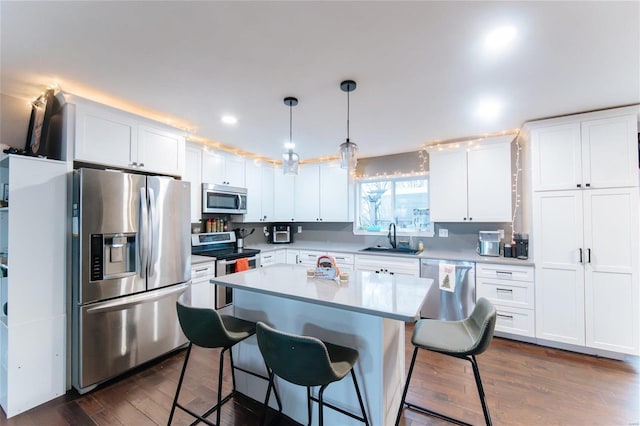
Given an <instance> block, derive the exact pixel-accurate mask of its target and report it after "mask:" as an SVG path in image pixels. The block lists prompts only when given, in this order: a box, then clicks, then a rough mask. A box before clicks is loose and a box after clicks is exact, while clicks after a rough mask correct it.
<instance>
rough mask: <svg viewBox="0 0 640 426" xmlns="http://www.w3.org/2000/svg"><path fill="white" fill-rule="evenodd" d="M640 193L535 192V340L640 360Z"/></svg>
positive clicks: (615, 190)
mask: <svg viewBox="0 0 640 426" xmlns="http://www.w3.org/2000/svg"><path fill="white" fill-rule="evenodd" d="M638 216H639V213H638V188H609V189H590V190H570V191H540V192H536V193H535V194H534V200H533V222H534V223H533V225H534V238H533V242H534V243H535V245H534V259H535V264H536V291H535V293H536V337H537V338H538V339H545V340H550V341H555V342H560V343H566V344H571V345H577V346H586V347H588V348H593V349H600V350H606V351H611V352H617V353H624V354H631V355H639V354H640V283H639V278H640V277H639V273H638V270H639V267H640V266H639V255H640V253H639V249H640V247H639V239H638V235H640V227H639V223H638V222H639V220H638Z"/></svg>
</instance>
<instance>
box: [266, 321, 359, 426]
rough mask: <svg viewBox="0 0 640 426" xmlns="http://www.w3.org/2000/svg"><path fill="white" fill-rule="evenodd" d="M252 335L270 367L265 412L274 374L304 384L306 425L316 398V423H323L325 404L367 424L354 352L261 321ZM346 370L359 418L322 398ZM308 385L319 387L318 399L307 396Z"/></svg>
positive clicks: (356, 358) (353, 350) (355, 352)
mask: <svg viewBox="0 0 640 426" xmlns="http://www.w3.org/2000/svg"><path fill="white" fill-rule="evenodd" d="M256 337H257V339H258V347H259V348H260V352H261V353H262V357H263V358H264V361H265V363H266V364H267V368H268V369H269V370H270V377H269V387H268V388H267V396H266V399H265V413H266V405H267V402H268V401H269V395H270V392H271V388H273V389H274V390H275V385H274V377H275V376H278V377H280V378H282V379H284V380H286V381H287V382H290V383H293V384H296V385H300V386H306V388H307V413H308V418H309V424H311V401H316V402H317V403H318V405H319V423H320V425H322V424H323V406H325V405H326V406H327V407H329V408H331V409H333V410H336V411H339V412H340V413H342V414H345V415H347V416H349V417H352V418H354V419H357V420H360V421H362V422H364V424H365V425H368V424H369V421H368V420H367V415H366V412H365V408H364V403H363V402H362V396H361V395H360V389H359V387H358V381H357V379H356V375H355V373H354V371H353V366H354V365H355V363H356V361H357V360H358V351H356V350H355V349H352V348H348V347H345V346H340V345H334V344H332V343H328V342H323V341H321V340H320V339H317V338H315V337H310V336H299V335H295V334H290V333H285V332H282V331H278V330H276V329H274V328H271V327H269V326H268V325H266V324H264V323H262V322H259V323H258V324H257V326H256ZM349 373H351V378H352V379H353V385H354V387H355V390H356V395H357V397H358V402H359V403H360V410H361V411H362V417H359V416H357V415H355V414H353V413H350V412H348V411H345V410H343V409H342V408H339V407H336V406H334V405H332V404H329V403H327V402H324V401H323V399H322V398H323V393H324V390H325V389H326V388H327V386H328V385H329V384H331V383H333V382H337V381H339V380H342V378H344V377H345V376H346V375H347V374H349ZM312 386H320V391H319V392H318V398H315V397H313V396H312V395H311V387H312ZM264 420H265V416H264V415H263V417H262V421H263V423H264Z"/></svg>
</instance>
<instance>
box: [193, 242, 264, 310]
mask: <svg viewBox="0 0 640 426" xmlns="http://www.w3.org/2000/svg"><path fill="white" fill-rule="evenodd" d="M259 253H260V250H257V249H250V248H238V247H237V244H236V234H235V233H234V232H210V233H206V234H193V235H191V254H197V255H200V256H210V257H215V258H216V277H221V276H223V275H228V274H233V273H234V272H238V268H239V264H238V260H240V259H246V260H247V267H248V268H249V269H255V268H257V267H258V264H259V259H258V254H259ZM215 294H216V297H215V306H216V309H220V308H224V307H225V306H228V305H230V304H231V303H233V289H231V288H227V287H224V286H221V285H218V286H216V293H215Z"/></svg>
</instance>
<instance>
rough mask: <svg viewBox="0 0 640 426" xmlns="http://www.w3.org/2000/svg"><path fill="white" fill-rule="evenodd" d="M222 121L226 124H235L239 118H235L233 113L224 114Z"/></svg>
mask: <svg viewBox="0 0 640 426" xmlns="http://www.w3.org/2000/svg"><path fill="white" fill-rule="evenodd" d="M220 121H222V122H223V123H224V124H228V125H230V126H233V125H234V124H236V123H237V122H238V119H237V118H235V117H234V116H233V115H223V116H222V118H221V119H220Z"/></svg>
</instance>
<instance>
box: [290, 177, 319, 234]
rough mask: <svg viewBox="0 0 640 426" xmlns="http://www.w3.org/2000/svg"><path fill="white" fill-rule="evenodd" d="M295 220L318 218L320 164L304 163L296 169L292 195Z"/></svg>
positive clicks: (306, 220)
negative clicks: (296, 173) (293, 193)
mask: <svg viewBox="0 0 640 426" xmlns="http://www.w3.org/2000/svg"><path fill="white" fill-rule="evenodd" d="M293 199H294V206H295V207H294V213H293V217H294V218H295V220H297V221H300V222H317V221H319V220H320V166H319V165H318V164H304V165H301V166H300V168H299V169H298V175H297V176H296V179H295V195H294V198H293Z"/></svg>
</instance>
